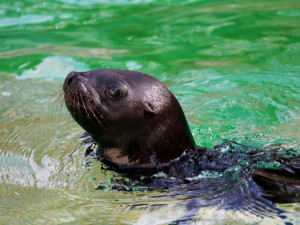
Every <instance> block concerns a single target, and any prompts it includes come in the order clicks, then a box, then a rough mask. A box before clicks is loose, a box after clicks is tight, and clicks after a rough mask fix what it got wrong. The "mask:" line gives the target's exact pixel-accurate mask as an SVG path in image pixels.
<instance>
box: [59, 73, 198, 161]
mask: <svg viewBox="0 0 300 225" xmlns="http://www.w3.org/2000/svg"><path fill="white" fill-rule="evenodd" d="M64 92H65V101H66V105H67V108H68V110H69V112H70V113H71V115H72V116H73V118H74V119H75V120H76V122H77V123H78V124H79V125H80V126H81V127H82V128H83V129H85V130H86V131H87V132H88V133H90V134H91V136H92V138H93V140H94V141H95V142H96V143H97V144H98V145H99V146H101V151H99V152H100V156H101V157H103V158H106V159H107V160H110V161H112V162H113V163H117V164H120V165H135V166H139V165H148V166H157V165H160V164H164V163H168V162H170V161H172V160H174V159H176V158H177V157H179V156H180V155H181V154H182V153H184V152H185V151H188V150H190V149H194V148H195V143H194V139H193V137H192V134H191V132H190V129H189V126H188V124H187V121H186V118H185V115H184V113H183V111H182V109H181V107H180V105H179V103H178V101H177V99H176V98H175V97H174V95H173V94H172V93H171V92H170V90H169V89H168V88H167V87H166V86H165V85H164V84H163V83H162V82H160V81H159V80H157V79H156V78H154V77H152V76H150V75H147V74H143V73H139V72H135V71H124V70H112V69H103V70H92V71H87V72H71V73H70V74H69V75H68V76H67V78H66V80H65V83H64Z"/></svg>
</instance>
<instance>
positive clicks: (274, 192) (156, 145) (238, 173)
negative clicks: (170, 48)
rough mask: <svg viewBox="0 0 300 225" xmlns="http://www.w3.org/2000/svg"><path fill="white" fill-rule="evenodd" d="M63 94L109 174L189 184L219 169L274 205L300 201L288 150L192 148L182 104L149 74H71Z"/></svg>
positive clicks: (297, 171) (297, 163)
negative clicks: (159, 175)
mask: <svg viewBox="0 0 300 225" xmlns="http://www.w3.org/2000/svg"><path fill="white" fill-rule="evenodd" d="M63 89H64V97H65V103H66V106H67V108H68V110H69V112H70V113H71V115H72V117H73V118H74V119H75V120H76V122H77V123H78V124H79V125H80V126H81V127H82V128H83V129H85V130H86V131H87V132H88V133H89V134H90V135H91V137H92V139H93V141H94V142H96V143H97V144H98V159H99V160H100V161H102V162H104V163H105V164H106V165H108V166H110V168H111V169H112V170H115V171H117V172H120V173H123V174H125V175H127V176H129V177H131V178H135V179H138V177H139V176H140V175H143V176H144V175H153V174H155V173H157V172H164V173H166V174H168V175H169V177H173V178H174V177H175V178H177V180H176V182H177V183H186V182H189V179H187V178H190V177H193V176H197V175H199V174H200V173H201V171H206V170H209V171H216V172H220V173H223V174H225V175H226V176H228V177H229V178H230V177H233V178H234V179H237V177H239V179H240V180H243V181H245V182H246V180H248V183H249V184H252V183H257V184H258V185H259V186H260V188H262V189H264V190H265V191H264V192H263V193H261V195H262V196H264V197H266V198H268V199H272V201H274V202H276V201H277V202H293V201H299V200H300V180H299V178H300V160H299V156H298V155H295V154H296V152H295V151H293V150H290V151H286V152H285V154H284V155H285V157H283V155H282V154H281V155H278V154H277V152H278V151H281V149H280V148H277V149H276V148H274V150H272V151H269V152H268V153H266V154H261V153H262V151H261V150H260V149H257V148H253V147H248V146H244V145H241V144H238V143H235V142H232V141H230V142H226V143H223V144H221V145H219V146H215V147H214V148H213V149H211V150H210V151H208V150H207V149H205V148H201V147H197V146H196V145H195V142H194V139H193V136H192V134H191V131H190V129H189V126H188V124H187V120H186V118H185V115H184V113H183V111H182V109H181V107H180V104H179V103H178V101H177V100H176V98H175V97H174V95H173V94H172V93H171V92H170V91H169V89H168V88H167V87H166V86H165V85H164V84H163V83H161V82H160V81H159V80H157V79H156V78H154V77H152V76H150V75H147V74H144V73H140V72H135V71H125V70H115V69H99V70H92V71H87V72H74V71H73V72H70V73H69V74H68V76H67V77H66V79H65V82H64V86H63ZM231 168H233V169H231ZM237 169H238V170H237ZM229 178H228V179H229ZM226 179H227V178H226ZM230 179H231V178H230ZM230 179H229V180H230ZM249 179H250V180H249ZM173 180H174V179H173ZM168 182H169V181H168ZM168 182H167V184H169V183H168ZM172 182H173V181H172ZM156 183H157V181H156ZM152 184H153V183H152ZM158 186H161V183H159V185H158ZM252 186H253V185H252ZM253 187H254V186H253ZM253 190H255V191H254V192H257V191H256V190H260V189H259V188H257V187H256V186H255V187H254V188H253ZM252 194H253V193H252Z"/></svg>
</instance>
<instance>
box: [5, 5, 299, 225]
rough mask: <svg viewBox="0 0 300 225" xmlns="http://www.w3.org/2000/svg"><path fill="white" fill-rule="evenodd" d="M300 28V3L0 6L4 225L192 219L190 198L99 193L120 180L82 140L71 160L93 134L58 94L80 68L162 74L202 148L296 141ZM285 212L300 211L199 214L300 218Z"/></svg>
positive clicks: (226, 218)
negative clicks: (87, 154)
mask: <svg viewBox="0 0 300 225" xmlns="http://www.w3.org/2000/svg"><path fill="white" fill-rule="evenodd" d="M299 24H300V3H299V1H298V0H292V1H291V0H288V1H276V0H269V1H267V0H263V1H256V0H255V1H253V0H251V1H250V0H245V1H221V0H215V1H208V0H203V1H196V0H195V1H193V0H189V1H188V0H186V1H176V0H174V1H167V0H131V1H130V0H118V1H114V2H113V3H112V1H106V0H103V1H102V0H91V1H79V0H54V1H50V0H46V1H33V0H23V1H20V0H16V1H10V2H5V1H1V2H0V39H1V45H0V68H1V69H0V81H1V83H0V174H1V176H0V182H1V183H0V188H1V189H0V190H1V197H0V218H1V222H0V223H3V224H41V223H50V224H51V223H52V224H62V223H66V224H68V223H70V224H71V223H72V224H74V223H75V224H80V223H84V224H88V223H90V224H95V223H98V224H120V223H126V224H132V223H136V222H138V223H144V224H147V223H148V224H158V223H160V224H167V223H170V222H172V221H175V220H176V219H178V218H182V217H184V216H186V217H189V214H188V212H187V209H186V207H185V206H186V203H187V201H188V200H187V199H184V198H181V197H180V196H177V197H167V196H165V197H163V196H161V195H162V194H161V193H159V192H155V191H144V192H139V191H135V192H122V191H112V190H108V189H107V190H102V191H100V190H95V189H94V188H96V187H98V185H99V183H100V182H110V179H111V177H112V175H114V176H117V175H116V174H114V173H113V172H107V171H106V172H105V171H103V170H102V169H101V164H100V163H98V162H96V161H92V164H91V165H90V166H87V165H86V159H85V158H84V156H83V152H84V148H83V147H82V148H80V149H79V150H77V151H75V152H74V153H73V155H72V156H73V157H72V158H71V157H69V154H70V153H71V152H72V151H73V150H74V149H76V148H77V146H78V145H79V144H80V140H79V137H80V135H81V134H82V132H83V131H82V129H81V128H80V127H78V125H77V124H76V123H75V122H74V121H73V120H72V119H71V118H70V116H69V114H68V112H67V111H66V110H65V108H64V107H60V104H61V102H56V101H54V100H53V99H55V98H56V97H55V96H56V95H57V94H58V93H59V90H60V88H61V84H62V82H63V79H64V77H65V76H66V74H67V73H68V72H69V71H71V70H76V71H86V70H90V69H97V68H117V69H129V70H137V71H140V72H145V73H149V74H152V75H154V76H155V77H157V78H158V79H160V80H161V81H162V82H164V83H165V84H166V85H167V86H168V87H169V88H170V89H171V90H172V92H173V93H174V94H175V95H176V97H177V98H178V100H179V101H180V103H181V105H182V107H183V109H184V111H185V113H186V116H187V119H188V121H189V124H190V127H191V129H192V133H193V135H194V137H195V139H196V142H197V144H198V145H201V146H205V147H212V146H214V145H216V144H219V143H222V142H223V140H224V139H226V140H227V139H234V140H238V141H240V142H243V143H248V144H251V145H253V146H258V147H261V146H263V145H265V144H274V143H283V144H285V145H286V146H289V147H294V148H297V147H298V146H299V145H300V140H299V126H300V118H299V112H300V91H299V90H300V72H299V71H300V42H299V40H300V26H299ZM155 196H156V197H155ZM157 196H161V197H157ZM278 207H280V208H282V209H286V210H289V211H291V212H294V213H295V214H289V213H287V214H286V216H287V218H286V219H281V218H279V217H273V218H271V217H268V216H266V217H263V218H261V217H259V216H256V215H254V214H251V213H249V212H245V211H239V210H238V211H232V210H220V209H218V206H216V207H202V208H200V209H199V210H198V211H197V212H193V213H194V214H195V215H196V216H192V215H190V216H191V218H193V221H194V222H196V223H199V224H202V223H213V224H218V223H224V224H226V223H228V224H253V223H261V224H267V223H272V224H274V223H283V222H292V223H294V224H297V223H299V213H300V205H299V204H298V203H295V204H281V205H278ZM190 213H191V212H190ZM216 215H218V216H217V217H216Z"/></svg>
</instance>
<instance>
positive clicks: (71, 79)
mask: <svg viewBox="0 0 300 225" xmlns="http://www.w3.org/2000/svg"><path fill="white" fill-rule="evenodd" d="M81 76H83V73H80V72H76V71H71V72H70V73H69V74H68V76H67V77H66V80H65V84H67V85H72V83H73V82H75V81H76V80H79V79H80V77H81Z"/></svg>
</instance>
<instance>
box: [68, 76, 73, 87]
mask: <svg viewBox="0 0 300 225" xmlns="http://www.w3.org/2000/svg"><path fill="white" fill-rule="evenodd" d="M72 80H73V78H72V77H70V78H69V79H68V80H67V84H68V85H70V84H71V83H72Z"/></svg>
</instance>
